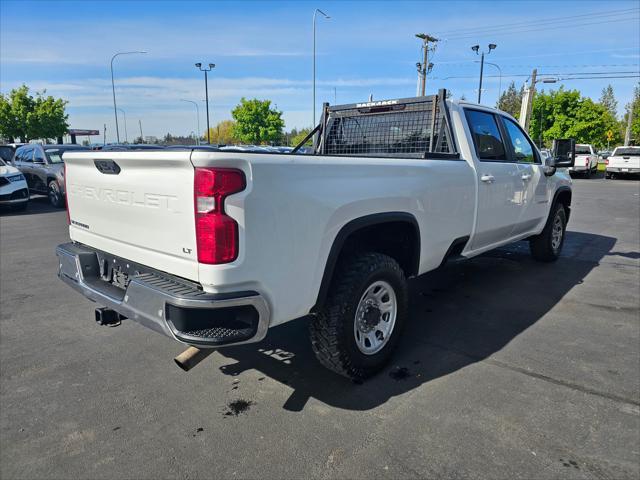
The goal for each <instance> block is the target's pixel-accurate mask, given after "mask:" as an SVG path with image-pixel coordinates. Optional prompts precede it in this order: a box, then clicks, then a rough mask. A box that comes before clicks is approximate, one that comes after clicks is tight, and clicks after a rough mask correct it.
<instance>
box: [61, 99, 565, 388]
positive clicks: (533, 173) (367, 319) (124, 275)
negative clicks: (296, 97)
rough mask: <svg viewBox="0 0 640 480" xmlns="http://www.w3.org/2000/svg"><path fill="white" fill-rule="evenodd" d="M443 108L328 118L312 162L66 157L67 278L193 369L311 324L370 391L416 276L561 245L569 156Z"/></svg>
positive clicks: (331, 110)
mask: <svg viewBox="0 0 640 480" xmlns="http://www.w3.org/2000/svg"><path fill="white" fill-rule="evenodd" d="M445 95H446V92H445V91H444V90H441V91H440V92H439V94H438V95H434V96H427V97H416V98H410V99H400V100H389V101H379V102H368V103H358V104H351V105H343V106H335V107H329V106H328V105H325V107H324V111H323V116H322V119H321V122H320V124H319V125H318V127H316V129H315V137H314V154H312V155H299V154H297V153H296V152H295V150H294V152H292V153H285V154H282V153H251V152H223V151H220V152H215V151H213V152H208V151H196V150H193V151H191V150H188V149H187V150H185V151H177V150H166V151H141V152H77V153H76V152H68V153H67V154H66V156H65V163H66V173H65V180H66V191H67V192H68V193H67V201H68V214H69V233H70V237H71V240H72V242H71V243H66V244H63V245H60V246H58V248H57V255H58V258H59V277H60V278H61V279H62V280H64V281H65V282H66V283H68V284H69V285H71V286H72V287H73V288H75V289H76V290H78V291H80V292H81V293H83V294H84V295H85V296H86V297H88V298H89V299H91V300H93V301H95V302H97V303H98V304H101V305H104V306H105V307H102V308H98V309H96V320H97V321H98V322H99V323H103V324H104V323H106V324H113V323H116V322H119V321H120V320H122V319H124V318H129V319H132V320H134V321H136V322H139V323H141V324H142V325H145V326H147V327H149V328H151V329H153V330H156V331H158V332H160V333H163V334H165V335H167V336H169V337H171V338H174V339H175V340H177V341H179V342H182V343H184V344H186V345H189V346H190V348H188V349H187V350H186V351H185V353H184V354H183V355H181V356H179V357H177V358H176V362H177V363H178V364H179V365H180V366H182V367H183V368H184V369H185V370H186V369H188V368H190V367H191V366H192V365H194V364H195V363H197V362H198V361H199V360H200V359H202V358H204V356H206V354H208V353H210V352H211V351H212V349H214V348H217V347H221V346H227V345H238V344H242V343H249V342H258V341H260V340H262V339H263V338H264V337H265V336H266V335H267V331H268V329H269V328H270V327H273V326H275V325H278V324H282V323H284V322H288V321H291V320H294V319H297V318H300V317H305V316H309V317H310V336H311V346H312V348H313V350H314V351H315V353H316V355H317V357H318V359H319V360H320V362H321V363H322V364H323V365H325V366H327V367H328V368H330V369H332V370H334V371H335V372H337V373H339V374H342V375H344V376H347V377H350V378H353V379H363V378H366V377H369V376H370V375H372V374H374V373H375V372H377V371H378V370H380V369H381V368H382V367H383V366H384V364H385V363H386V362H387V361H388V360H389V357H390V355H391V353H392V351H393V349H394V347H395V346H396V345H397V343H398V339H399V337H400V334H401V330H402V327H403V324H404V323H405V321H406V319H407V315H408V312H407V308H408V290H407V278H410V277H414V276H417V275H420V274H423V273H425V272H428V271H430V270H434V269H436V268H438V267H439V266H441V265H442V264H443V263H444V262H446V261H447V260H448V259H450V258H452V257H457V258H459V257H473V256H475V255H479V254H481V253H482V252H486V251H487V250H490V249H493V248H496V247H498V246H501V245H504V244H507V243H510V242H515V241H518V240H522V239H528V240H529V242H530V246H531V252H532V254H533V256H534V257H535V258H536V259H538V260H541V261H553V260H555V259H556V258H558V255H559V253H560V250H561V248H562V245H563V240H564V233H565V227H566V224H567V221H568V219H569V213H570V205H571V180H570V178H569V176H568V174H567V173H566V169H565V168H560V167H567V166H569V165H571V164H572V158H573V157H572V156H571V152H570V151H569V150H570V148H571V147H572V146H573V144H572V141H565V140H560V141H558V143H557V144H556V148H555V157H553V158H552V159H551V160H550V161H549V162H548V163H547V164H544V163H542V162H541V157H540V153H539V151H538V149H537V148H536V146H535V145H534V143H533V142H532V141H531V139H530V138H529V137H528V136H527V134H526V133H525V132H524V131H523V130H522V129H521V128H520V126H519V125H518V123H517V121H515V120H514V119H513V118H512V117H510V116H509V115H508V114H506V113H504V112H501V111H499V110H495V109H492V108H487V107H484V106H480V105H476V104H472V103H464V102H455V101H450V100H445V98H446V96H445Z"/></svg>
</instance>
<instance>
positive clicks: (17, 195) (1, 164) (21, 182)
mask: <svg viewBox="0 0 640 480" xmlns="http://www.w3.org/2000/svg"><path fill="white" fill-rule="evenodd" d="M28 202H29V189H28V188H27V181H26V180H25V178H24V175H22V173H20V170H18V169H17V168H15V167H12V166H11V165H9V164H7V163H6V162H5V161H4V160H2V159H1V158H0V206H9V207H12V208H14V209H16V210H24V209H25V208H26V207H27V203H28Z"/></svg>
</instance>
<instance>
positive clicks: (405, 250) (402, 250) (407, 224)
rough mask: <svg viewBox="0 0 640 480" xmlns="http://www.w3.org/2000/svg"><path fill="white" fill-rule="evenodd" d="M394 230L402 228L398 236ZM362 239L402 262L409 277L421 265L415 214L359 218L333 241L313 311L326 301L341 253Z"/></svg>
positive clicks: (373, 215)
mask: <svg viewBox="0 0 640 480" xmlns="http://www.w3.org/2000/svg"><path fill="white" fill-rule="evenodd" d="M392 229H398V230H397V231H398V237H397V238H395V237H389V236H388V234H389V232H391V230H392ZM373 234H378V235H380V237H376V236H375V235H373ZM361 241H362V242H364V244H365V245H366V246H368V247H370V248H372V249H373V251H378V253H384V254H387V255H389V256H391V257H392V258H394V259H395V260H396V261H398V263H400V266H401V267H402V269H403V270H404V272H405V275H406V276H407V277H411V276H414V275H417V273H418V268H419V264H420V227H419V225H418V221H417V220H416V218H415V217H414V216H413V215H412V214H410V213H407V212H383V213H374V214H371V215H365V216H363V217H358V218H356V219H353V220H351V221H349V222H348V223H346V224H345V225H344V226H343V227H342V228H341V229H340V231H339V232H338V234H337V235H336V237H335V238H334V240H333V243H332V245H331V249H330V250H329V255H328V257H327V261H326V262H325V267H324V273H323V275H322V281H321V283H320V289H319V291H318V296H317V299H316V303H315V305H314V307H313V309H312V310H316V309H317V308H318V307H319V306H320V305H322V304H323V303H324V301H325V300H326V298H327V295H328V293H329V287H330V285H331V282H332V280H333V276H334V273H335V271H336V267H337V265H338V263H339V261H340V258H341V256H342V255H343V254H348V253H350V252H352V251H355V250H356V249H357V248H358V246H359V245H361V244H360V242H361ZM398 248H399V250H398Z"/></svg>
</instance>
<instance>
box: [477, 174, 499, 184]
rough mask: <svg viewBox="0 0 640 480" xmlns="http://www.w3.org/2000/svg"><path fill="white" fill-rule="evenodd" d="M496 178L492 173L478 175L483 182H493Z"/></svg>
mask: <svg viewBox="0 0 640 480" xmlns="http://www.w3.org/2000/svg"><path fill="white" fill-rule="evenodd" d="M495 179H496V178H495V177H494V176H493V175H490V174H487V173H485V174H484V175H482V176H481V177H480V180H481V181H483V182H484V183H493V182H494V180H495Z"/></svg>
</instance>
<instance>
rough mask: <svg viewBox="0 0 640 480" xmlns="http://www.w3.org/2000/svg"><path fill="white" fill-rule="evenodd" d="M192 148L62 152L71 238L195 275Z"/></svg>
mask: <svg viewBox="0 0 640 480" xmlns="http://www.w3.org/2000/svg"><path fill="white" fill-rule="evenodd" d="M190 156H191V152H164V151H146V152H145V151H134V152H82V153H80V152H77V153H74V152H67V153H66V154H65V156H64V160H65V169H66V173H65V176H66V180H65V183H66V189H67V204H68V208H69V217H70V222H71V225H70V229H69V231H70V236H71V239H72V240H74V241H77V242H80V243H83V244H85V245H89V246H91V247H94V248H97V249H99V250H103V251H105V252H108V253H111V254H113V255H116V256H119V257H123V258H126V259H128V260H132V261H134V262H136V263H140V264H143V265H147V266H149V267H152V268H155V269H158V270H161V271H165V272H169V273H171V274H173V275H177V276H180V277H184V278H188V279H191V280H196V281H197V280H198V263H197V256H196V237H195V223H194V213H193V212H194V206H193V177H194V169H193V165H192V164H191V161H190Z"/></svg>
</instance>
